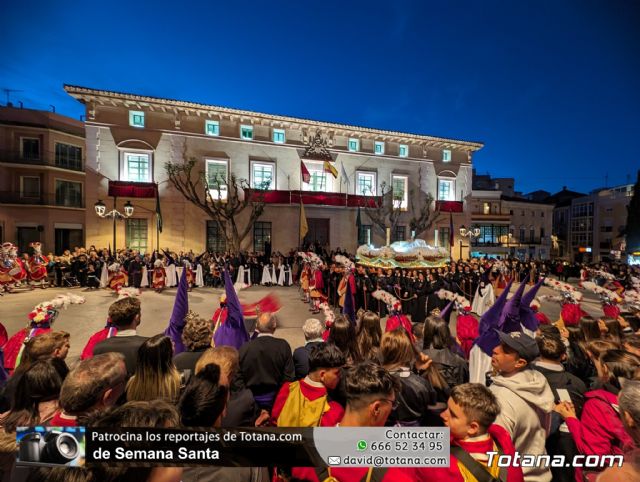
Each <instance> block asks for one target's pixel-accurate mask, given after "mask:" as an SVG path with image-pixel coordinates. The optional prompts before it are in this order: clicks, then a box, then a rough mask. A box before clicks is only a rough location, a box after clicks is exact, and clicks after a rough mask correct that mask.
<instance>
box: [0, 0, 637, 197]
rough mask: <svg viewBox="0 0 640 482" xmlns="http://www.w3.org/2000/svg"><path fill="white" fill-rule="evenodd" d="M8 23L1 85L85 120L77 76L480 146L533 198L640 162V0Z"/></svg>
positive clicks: (9, 4)
mask: <svg viewBox="0 0 640 482" xmlns="http://www.w3.org/2000/svg"><path fill="white" fill-rule="evenodd" d="M0 18H1V19H2V28H1V29H0V49H1V51H0V52H1V54H0V88H10V89H18V90H21V92H15V93H12V94H11V100H12V101H13V102H14V103H17V101H23V102H24V105H25V107H29V108H38V109H50V107H49V105H50V104H53V105H55V107H56V111H57V112H59V113H63V114H66V115H70V116H73V117H76V118H78V117H79V116H80V115H81V114H83V113H84V110H83V107H82V105H81V104H79V103H78V102H76V101H75V100H74V99H72V98H71V97H69V96H68V95H67V94H66V93H65V92H64V90H63V88H62V86H63V84H64V83H68V84H75V85H81V86H86V87H92V88H96V89H106V90H115V91H120V92H128V93H135V94H141V95H149V96H157V97H165V98H171V99H180V100H188V101H194V102H202V103H206V104H213V105H220V106H227V107H234V108H238V109H248V110H254V111H259V112H266V113H270V114H283V115H290V116H296V117H304V118H310V119H316V120H325V121H331V122H339V123H345V124H353V125H361V126H367V127H374V128H382V129H391V130H397V131H404V132H412V133H418V134H427V135H436V136H443V137H452V138H459V139H465V140H471V141H481V142H484V143H485V147H484V148H483V149H482V150H481V151H479V152H478V153H477V154H476V155H475V157H474V161H473V162H474V165H475V167H476V168H477V170H478V172H479V173H486V172H489V173H491V174H492V175H494V176H513V177H515V178H516V189H517V190H519V191H523V192H530V191H533V190H537V189H545V190H548V191H551V192H555V191H557V190H559V189H561V188H562V186H564V185H566V186H568V188H570V189H573V190H577V191H582V192H588V191H590V190H592V189H594V188H597V187H603V186H604V185H605V179H607V178H606V177H605V176H608V185H609V186H612V185H619V184H623V183H626V182H627V180H628V179H629V178H628V176H630V179H631V181H632V182H633V181H635V177H636V175H635V173H636V170H637V169H639V168H640V152H639V151H638V147H637V141H638V139H640V75H639V74H640V2H638V1H634V0H621V1H616V0H608V1H605V0H602V1H588V0H575V1H557V0H556V1H551V0H543V1H536V2H533V1H530V2H521V1H515V2H514V1H500V2H498V1H491V0H489V1H480V0H478V1H441V2H427V1H415V2H405V1H391V2H390V1H385V2H376V1H366V2H350V1H344V0H343V1H339V2H338V1H336V2H333V1H325V2H314V3H312V2H301V1H291V2H277V1H272V2H265V1H262V2H249V1H243V2H217V1H216V2H212V1H202V2H191V1H181V2H168V1H156V2H149V3H148V5H144V4H142V2H133V1H127V2H122V1H119V0H118V1H109V2H101V3H95V2H86V1H75V2H69V1H55V2H52V1H50V0H48V1H5V2H2V6H1V7H0ZM0 93H1V94H2V97H0V103H2V104H4V103H5V102H6V95H5V94H4V93H3V92H0Z"/></svg>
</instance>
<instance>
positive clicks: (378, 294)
mask: <svg viewBox="0 0 640 482" xmlns="http://www.w3.org/2000/svg"><path fill="white" fill-rule="evenodd" d="M371 296H373V297H374V298H375V299H376V300H379V301H382V302H383V303H384V304H385V305H387V306H388V307H389V308H390V309H392V310H399V309H400V308H401V307H402V303H400V300H399V299H398V298H396V297H395V296H393V295H392V294H391V293H389V292H387V291H384V290H376V291H374V292H373V293H371Z"/></svg>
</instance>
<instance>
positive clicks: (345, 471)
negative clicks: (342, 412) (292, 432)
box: [291, 427, 435, 482]
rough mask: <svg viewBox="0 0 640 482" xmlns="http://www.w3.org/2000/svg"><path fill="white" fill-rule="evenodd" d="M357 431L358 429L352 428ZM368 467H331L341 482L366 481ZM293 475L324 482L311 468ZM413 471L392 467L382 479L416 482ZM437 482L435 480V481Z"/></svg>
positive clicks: (334, 475)
mask: <svg viewBox="0 0 640 482" xmlns="http://www.w3.org/2000/svg"><path fill="white" fill-rule="evenodd" d="M350 428H353V429H354V430H357V429H358V428H357V427H350ZM368 472H369V468H368V467H331V476H332V477H335V478H336V479H337V480H339V481H340V482H361V481H362V480H366V477H367V473H368ZM291 475H292V476H293V477H296V478H298V479H300V480H307V481H311V482H316V481H317V482H322V481H320V479H318V476H317V475H316V471H315V469H312V468H310V467H294V468H293V469H292V470H291ZM415 480H416V479H414V478H413V469H411V468H404V467H390V468H389V469H388V470H387V471H386V472H385V474H384V476H383V477H382V482H414V481H415ZM434 480H435V479H434Z"/></svg>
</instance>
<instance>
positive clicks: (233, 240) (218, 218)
mask: <svg viewBox="0 0 640 482" xmlns="http://www.w3.org/2000/svg"><path fill="white" fill-rule="evenodd" d="M197 162H198V161H197V159H195V158H190V159H188V160H187V159H185V160H184V161H183V162H182V163H177V162H167V163H165V166H164V167H165V171H166V172H167V175H168V176H169V182H171V184H172V185H173V187H175V188H176V189H177V190H178V192H180V194H182V195H183V196H184V198H185V199H186V200H187V201H189V202H191V203H192V204H194V205H195V206H197V207H199V208H200V209H201V210H202V211H204V212H205V213H206V214H207V215H208V216H209V217H210V218H211V219H212V220H213V221H215V222H216V223H217V225H218V227H219V231H220V233H222V234H223V235H224V237H225V240H226V244H227V249H228V250H230V251H231V252H238V251H240V249H241V245H242V241H243V240H244V239H245V238H246V237H247V235H248V234H249V233H250V232H251V229H252V227H253V223H254V222H255V221H256V220H258V219H259V218H260V216H261V215H262V213H263V212H264V192H265V189H266V187H267V186H261V187H260V188H256V189H251V188H250V186H249V183H248V182H247V180H246V179H242V178H238V177H236V176H235V175H234V174H229V176H228V179H225V176H224V175H222V174H218V175H213V176H212V177H209V178H208V179H207V175H206V174H205V172H204V171H203V170H201V169H200V170H198V169H196V165H197ZM266 184H268V183H266ZM225 194H226V196H225ZM245 211H248V219H246V221H244V222H243V220H242V218H246V216H241V214H242V213H243V212H245Z"/></svg>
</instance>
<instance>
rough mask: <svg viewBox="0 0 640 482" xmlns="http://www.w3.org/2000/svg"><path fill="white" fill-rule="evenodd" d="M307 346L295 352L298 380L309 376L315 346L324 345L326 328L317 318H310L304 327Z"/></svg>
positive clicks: (294, 358) (294, 360) (294, 359)
mask: <svg viewBox="0 0 640 482" xmlns="http://www.w3.org/2000/svg"><path fill="white" fill-rule="evenodd" d="M302 331H303V333H304V339H305V344H304V346H300V347H298V348H296V349H295V350H294V352H293V364H294V366H295V370H296V380H299V379H301V378H304V377H306V376H307V375H308V374H309V353H311V349H312V348H313V347H314V346H318V345H321V344H322V343H324V340H323V339H322V332H323V331H324V326H323V325H322V322H321V321H320V320H318V319H317V318H309V319H308V320H307V321H305V322H304V325H302Z"/></svg>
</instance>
